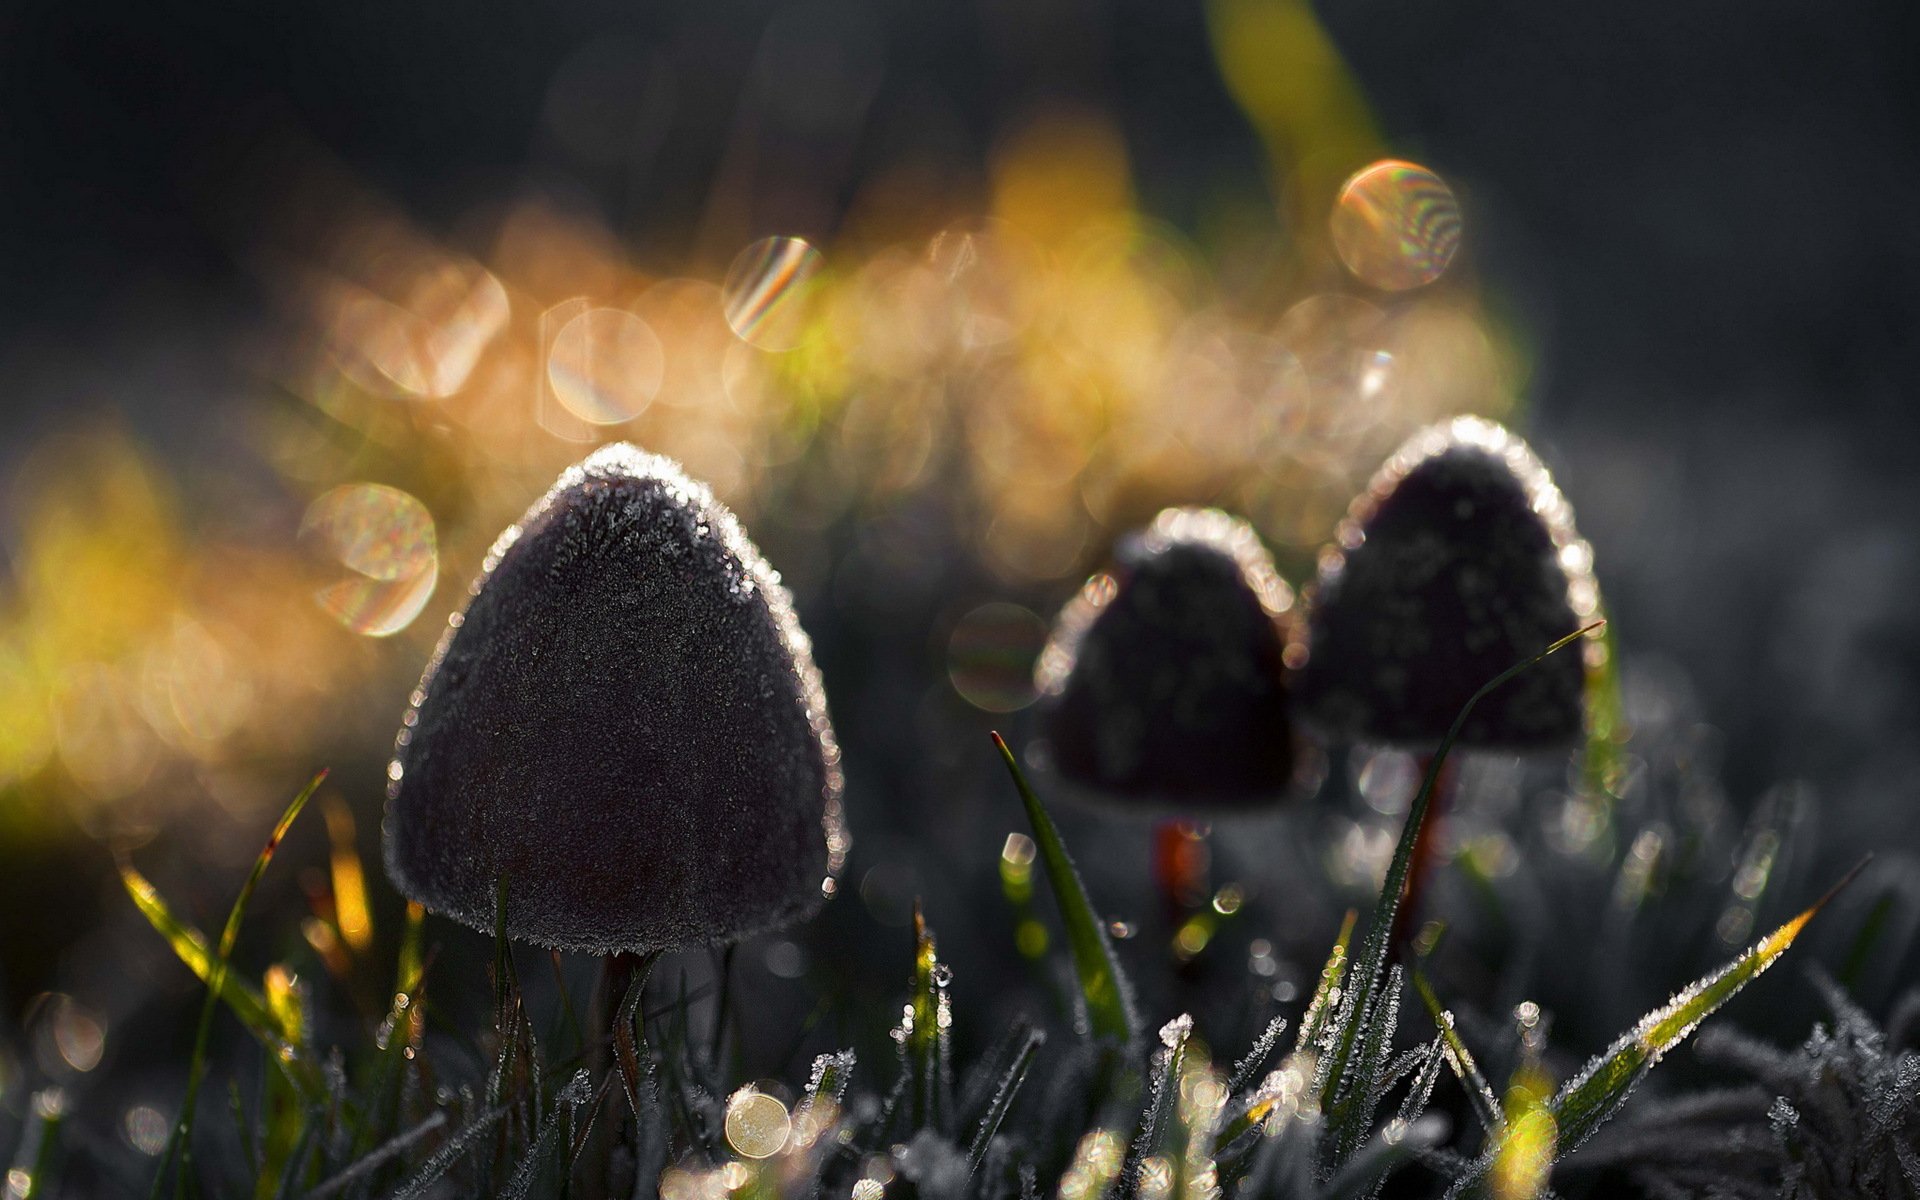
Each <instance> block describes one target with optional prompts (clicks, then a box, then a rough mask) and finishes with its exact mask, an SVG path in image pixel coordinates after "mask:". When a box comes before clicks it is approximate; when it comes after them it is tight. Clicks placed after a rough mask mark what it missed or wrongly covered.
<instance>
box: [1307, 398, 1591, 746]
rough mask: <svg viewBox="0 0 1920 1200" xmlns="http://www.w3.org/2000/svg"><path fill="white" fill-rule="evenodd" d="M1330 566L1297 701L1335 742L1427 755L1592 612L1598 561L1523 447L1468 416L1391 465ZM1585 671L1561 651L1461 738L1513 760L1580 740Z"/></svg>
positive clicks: (1439, 428) (1426, 435)
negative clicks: (1464, 716)
mask: <svg viewBox="0 0 1920 1200" xmlns="http://www.w3.org/2000/svg"><path fill="white" fill-rule="evenodd" d="M1337 542H1338V545H1337V546H1335V547H1333V548H1330V549H1329V550H1327V551H1326V552H1325V553H1323V555H1322V556H1321V562H1320V572H1319V579H1318V582H1317V583H1316V584H1315V588H1314V592H1313V595H1312V597H1311V604H1310V606H1309V607H1310V617H1309V620H1308V621H1307V622H1305V626H1306V630H1307V641H1306V644H1305V646H1304V647H1302V648H1296V652H1295V655H1294V658H1295V660H1296V661H1298V660H1299V658H1301V657H1302V654H1301V653H1300V652H1299V651H1300V650H1301V649H1304V657H1305V659H1306V662H1305V666H1304V669H1303V671H1302V674H1301V679H1300V683H1299V689H1300V693H1301V700H1302V703H1303V705H1304V707H1305V710H1306V713H1307V716H1308V718H1309V719H1310V720H1311V721H1312V722H1313V723H1314V724H1316V725H1318V726H1320V727H1321V728H1323V729H1325V730H1327V731H1328V732H1330V733H1333V734H1335V735H1338V736H1343V737H1349V738H1353V739H1356V740H1361V741H1372V742H1386V743H1393V744H1404V745H1431V744H1433V743H1435V742H1438V741H1439V740H1440V739H1441V738H1442V737H1444V736H1445V735H1446V732H1447V729H1448V727H1449V726H1451V725H1452V724H1453V720H1454V718H1455V717H1456V716H1457V715H1458V714H1459V712H1460V709H1461V707H1462V706H1463V705H1465V704H1466V702H1467V700H1468V698H1469V697H1471V696H1472V695H1473V693H1474V692H1475V691H1476V690H1477V689H1478V688H1479V687H1480V685H1481V684H1483V683H1486V682H1487V681H1488V680H1489V679H1492V678H1493V677H1494V676H1496V675H1498V674H1499V673H1500V672H1502V671H1504V670H1506V669H1507V668H1508V667H1510V666H1512V665H1513V664H1514V663H1516V662H1519V661H1520V660H1522V659H1524V658H1527V657H1529V656H1531V655H1534V654H1538V653H1539V652H1540V651H1542V650H1544V649H1546V648H1547V646H1549V645H1550V644H1552V643H1553V642H1554V641H1556V640H1558V639H1560V638H1562V637H1565V636H1566V635H1568V634H1570V633H1572V632H1573V631H1574V630H1575V629H1577V628H1579V626H1580V624H1581V623H1582V622H1583V621H1584V620H1587V619H1589V618H1591V616H1592V615H1593V613H1594V611H1595V610H1596V608H1597V606H1598V598H1597V591H1596V589H1595V586H1594V582H1593V578H1592V575H1591V569H1592V561H1593V553H1592V551H1591V549H1590V548H1589V547H1588V546H1587V543H1585V542H1584V541H1581V540H1580V537H1579V535H1578V534H1577V533H1575V532H1574V528H1573V515H1572V512H1571V510H1570V509H1569V508H1568V506H1567V502H1566V500H1565V499H1564V498H1563V497H1562V496H1561V495H1560V491H1559V489H1558V488H1556V487H1555V486H1554V485H1553V481H1552V479H1551V478H1550V477H1549V476H1548V474H1547V471H1546V468H1545V467H1543V466H1541V464H1540V460H1539V459H1538V458H1536V457H1535V456H1534V454H1533V452H1532V451H1531V450H1529V449H1528V448H1527V446H1526V444H1525V443H1524V442H1522V441H1521V440H1520V439H1519V438H1517V437H1515V436H1513V435H1512V434H1511V433H1509V432H1507V430H1505V429H1504V428H1502V427H1500V426H1498V425H1495V424H1493V423H1491V422H1489V421H1483V420H1480V419H1478V418H1474V417H1461V418H1457V419H1455V420H1453V421H1449V422H1445V423H1443V424H1440V425H1435V426H1432V427H1430V428H1428V429H1426V430H1423V431H1421V432H1420V433H1418V434H1416V435H1415V436H1414V437H1413V438H1412V439H1411V440H1410V441H1408V442H1407V444H1406V445H1404V446H1403V447H1401V449H1400V450H1399V451H1398V452H1397V453H1395V454H1394V455H1393V457H1392V458H1390V459H1388V460H1387V462H1386V465H1384V466H1383V467H1381V469H1380V471H1379V473H1378V474H1376V475H1375V476H1374V478H1373V481H1372V483H1370V484H1369V485H1368V487H1367V490H1366V491H1364V492H1362V493H1361V494H1360V496H1359V498H1357V499H1356V500H1355V501H1354V502H1353V507H1352V509H1351V510H1350V511H1349V512H1348V514H1347V518H1346V520H1344V521H1343V522H1341V525H1340V529H1339V532H1338V534H1337ZM1584 682H1585V669H1584V667H1583V665H1582V661H1581V658H1580V656H1579V655H1576V654H1571V653H1563V654H1557V655H1554V656H1553V657H1551V658H1548V659H1547V660H1545V661H1544V662H1541V663H1539V664H1537V665H1536V666H1534V667H1533V668H1531V669H1530V670H1528V671H1526V672H1524V673H1523V674H1521V675H1520V676H1518V677H1517V678H1515V679H1513V680H1510V681H1509V682H1508V683H1506V684H1505V685H1504V686H1502V687H1501V688H1500V689H1499V690H1498V691H1495V692H1493V693H1492V694H1490V695H1488V696H1487V697H1486V698H1485V699H1483V700H1482V701H1481V702H1480V703H1479V705H1478V706H1477V707H1476V708H1475V709H1474V712H1473V716H1472V717H1471V718H1470V719H1469V720H1468V723H1467V725H1466V726H1465V728H1464V729H1463V730H1462V732H1461V741H1462V742H1463V743H1465V744H1469V745H1480V746H1489V747H1502V748H1507V749H1531V748H1546V747H1552V746H1558V745H1564V744H1568V743H1571V742H1573V741H1575V740H1576V739H1578V737H1579V736H1580V732H1581V728H1582V720H1583V718H1582V712H1583V710H1582V706H1581V698H1582V692H1583V689H1584Z"/></svg>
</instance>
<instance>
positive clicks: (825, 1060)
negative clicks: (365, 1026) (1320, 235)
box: [800, 1050, 857, 1112]
mask: <svg viewBox="0 0 1920 1200" xmlns="http://www.w3.org/2000/svg"><path fill="white" fill-rule="evenodd" d="M856 1061H857V1060H856V1059H855V1058H854V1054H853V1051H851V1050H838V1051H835V1052H834V1053H832V1054H822V1055H820V1056H819V1057H818V1058H815V1059H814V1060H813V1071H812V1073H811V1074H810V1075H809V1076H808V1078H807V1096H806V1099H805V1100H802V1101H801V1102H800V1107H801V1109H802V1110H804V1111H809V1112H810V1111H812V1110H813V1108H814V1107H815V1106H817V1105H819V1104H820V1103H821V1102H823V1101H824V1102H825V1103H828V1104H831V1105H833V1106H834V1107H836V1108H838V1107H839V1106H840V1101H841V1098H842V1097H844V1096H845V1095H846V1092H847V1081H848V1080H849V1079H851V1078H852V1077H853V1067H854V1063H855V1062H856Z"/></svg>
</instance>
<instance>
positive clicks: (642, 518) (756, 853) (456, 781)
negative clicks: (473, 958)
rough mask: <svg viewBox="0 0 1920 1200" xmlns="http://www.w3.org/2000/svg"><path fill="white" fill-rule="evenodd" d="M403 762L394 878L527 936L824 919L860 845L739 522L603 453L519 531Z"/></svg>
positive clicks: (775, 581)
mask: <svg viewBox="0 0 1920 1200" xmlns="http://www.w3.org/2000/svg"><path fill="white" fill-rule="evenodd" d="M469 592H470V597H469V599H468V601H467V604H466V607H465V609H464V610H463V611H462V612H459V613H456V614H454V615H453V616H452V617H451V618H450V619H449V621H448V628H447V631H446V633H445V635H444V636H443V637H442V638H441V640H440V644H439V647H438V649H436V650H435V651H434V654H433V657H432V659H431V660H430V661H429V662H428V664H427V669H426V673H425V675H424V676H422V678H421V680H420V685H419V687H418V688H417V689H416V690H415V691H414V693H413V695H412V698H411V703H410V704H409V706H408V708H407V712H406V715H405V717H404V718H403V724H402V727H401V730H400V733H399V737H398V738H397V739H396V743H395V748H394V755H393V760H392V762H391V764H390V765H389V767H388V772H387V773H388V777H389V780H390V782H389V783H388V787H387V812H386V823H385V843H386V865H387V873H388V875H389V876H390V877H391V878H392V880H393V882H394V885H395V886H396V887H398V888H399V890H400V891H401V892H402V893H404V894H405V895H407V896H408V897H410V898H411V899H413V900H416V901H418V902H419V903H421V904H422V905H424V906H425V907H426V908H428V909H429V910H431V911H434V912H438V913H441V914H443V915H445V916H448V917H451V918H453V919H454V920H456V921H459V922H462V923H464V924H466V925H470V926H472V927H473V928H475V929H479V930H482V931H489V930H492V929H493V928H494V926H495V922H496V919H497V918H496V904H497V903H499V902H500V896H501V893H502V887H503V885H504V921H505V930H506V933H507V935H508V936H509V937H511V938H514V939H516V940H521V941H526V942H531V943H534V944H536V945H540V946H546V947H551V948H553V949H558V950H577V951H585V952H589V953H593V954H601V955H606V954H624V955H629V956H641V957H642V958H644V959H648V960H650V958H651V956H653V955H656V954H658V953H660V952H662V951H665V950H669V949H673V948H677V947H684V946H691V945H697V944H702V943H706V944H724V943H731V942H734V941H737V940H739V939H741V938H745V937H748V936H750V935H752V934H755V933H759V932H761V931H763V930H768V929H772V928H775V927H778V926H782V925H786V924H788V923H790V922H793V921H796V920H799V919H801V918H803V917H806V916H808V915H810V914H811V913H812V912H813V911H814V910H815V909H816V908H818V907H819V905H820V904H821V903H822V901H823V898H824V897H826V896H828V895H831V894H832V892H833V890H834V880H835V876H836V874H837V872H838V871H839V869H840V866H841V864H842V861H843V860H844V858H845V856H846V853H847V850H848V846H849V840H848V837H847V833H846V829H845V826H844V824H843V822H842V817H841V807H840V795H841V775H840V765H839V751H838V749H837V748H836V746H835V743H834V737H833V730H832V728H831V727H830V726H829V724H828V722H827V710H826V701H825V695H824V693H823V691H822V689H821V684H820V675H819V672H818V671H817V670H816V669H815V668H814V665H813V659H812V654H811V650H810V647H809V643H808V641H807V637H806V634H805V633H804V632H802V631H801V629H800V626H799V623H798V622H797V621H796V620H795V618H794V613H793V604H792V600H791V598H790V597H789V596H788V594H787V592H786V590H785V589H784V588H783V587H782V586H781V585H780V577H779V575H778V574H777V573H775V572H774V571H773V570H772V569H771V568H770V567H769V566H768V565H767V563H766V562H765V560H763V559H762V558H761V557H760V554H759V551H758V550H756V549H755V548H754V546H753V543H752V542H751V541H749V540H748V538H747V535H746V533H745V532H744V531H743V530H742V529H741V527H740V524H739V522H738V521H736V520H735V519H734V516H733V514H732V513H730V512H728V511H727V509H726V508H725V507H723V506H722V505H721V504H720V502H719V501H717V500H715V499H714V497H713V495H712V493H711V492H709V491H708V490H707V488H706V487H705V486H703V485H701V484H699V483H696V482H693V481H692V480H690V479H688V478H687V477H686V476H685V475H684V474H682V473H681V471H680V468H679V467H678V466H677V465H675V464H674V463H672V462H670V461H669V460H667V459H664V458H660V457H657V456H655V455H651V454H645V453H642V452H641V451H639V450H637V449H635V448H634V447H632V446H630V445H625V444H614V445H608V446H603V447H601V448H600V449H598V450H596V451H595V452H594V453H593V454H592V455H590V456H589V457H588V458H587V459H586V460H585V461H584V462H581V463H579V464H578V465H576V466H573V467H571V468H569V469H568V470H567V471H565V472H564V473H562V474H561V476H560V478H559V479H558V480H557V481H556V482H555V483H554V485H553V487H552V489H551V490H550V491H548V492H547V494H546V495H545V496H543V497H542V498H541V499H540V500H539V501H538V502H536V503H535V504H534V505H533V507H532V508H530V509H528V510H527V513H526V515H525V516H524V517H522V518H521V519H520V521H519V522H518V523H516V524H514V525H512V526H510V527H508V528H507V530H506V531H505V532H504V533H502V534H501V535H500V537H499V539H498V540H497V541H495V542H494V544H493V548H492V550H491V551H490V552H489V553H488V554H487V557H486V561H485V564H484V566H483V567H482V569H481V572H480V576H479V578H478V579H476V580H475V581H474V583H473V585H472V587H471V588H470V589H469Z"/></svg>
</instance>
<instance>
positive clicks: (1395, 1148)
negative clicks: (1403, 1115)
mask: <svg viewBox="0 0 1920 1200" xmlns="http://www.w3.org/2000/svg"><path fill="white" fill-rule="evenodd" d="M1445 1127H1446V1126H1445V1123H1444V1122H1443V1121H1441V1119H1440V1118H1439V1117H1438V1116H1432V1117H1422V1118H1420V1119H1419V1120H1418V1121H1415V1122H1414V1123H1413V1124H1411V1125H1408V1126H1405V1127H1400V1126H1397V1125H1396V1126H1389V1127H1388V1128H1386V1129H1383V1130H1381V1131H1380V1132H1379V1133H1378V1134H1376V1135H1375V1136H1374V1138H1373V1140H1372V1141H1370V1142H1368V1143H1367V1144H1366V1145H1365V1146H1363V1147H1362V1148H1361V1150H1360V1152H1359V1153H1358V1154H1356V1155H1354V1156H1353V1160H1352V1161H1351V1162H1349V1163H1347V1165H1346V1166H1345V1168H1344V1169H1342V1170H1341V1171H1340V1172H1339V1173H1338V1174H1336V1175H1335V1176H1334V1177H1333V1179H1332V1180H1331V1181H1330V1182H1329V1183H1328V1184H1327V1185H1326V1187H1325V1188H1324V1189H1322V1191H1321V1192H1320V1196H1319V1200H1356V1198H1357V1197H1372V1196H1378V1195H1379V1194H1380V1189H1381V1188H1382V1187H1384V1186H1385V1185H1386V1182H1387V1176H1389V1175H1391V1174H1393V1173H1394V1172H1395V1171H1397V1170H1399V1169H1400V1168H1401V1167H1402V1166H1404V1165H1406V1163H1407V1162H1408V1160H1410V1159H1411V1158H1412V1157H1413V1156H1414V1154H1416V1153H1417V1152H1419V1151H1421V1150H1425V1149H1427V1148H1429V1147H1432V1146H1435V1145H1438V1144H1439V1142H1440V1135H1441V1133H1442V1131H1443V1130H1444V1129H1445Z"/></svg>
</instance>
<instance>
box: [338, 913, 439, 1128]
mask: <svg viewBox="0 0 1920 1200" xmlns="http://www.w3.org/2000/svg"><path fill="white" fill-rule="evenodd" d="M425 924H426V909H424V908H422V907H421V906H420V905H418V904H415V903H412V902H409V903H408V904H407V913H406V923H405V925H404V926H402V931H401V934H400V951H399V956H398V960H397V961H396V963H395V966H394V973H393V1000H392V1002H391V1003H390V1004H389V1005H388V1006H387V1015H386V1016H385V1018H383V1019H382V1020H381V1022H380V1026H379V1028H378V1029H377V1030H376V1031H375V1032H374V1038H373V1046H374V1051H375V1054H374V1057H373V1059H372V1061H371V1063H370V1064H369V1069H368V1070H367V1072H366V1073H365V1075H364V1076H363V1078H364V1081H365V1082H364V1083H363V1084H362V1085H361V1087H360V1094H361V1095H363V1096H366V1097H369V1098H370V1099H369V1100H368V1109H369V1112H368V1118H367V1120H366V1121H365V1122H363V1123H362V1125H361V1127H360V1130H359V1136H358V1137H357V1138H356V1139H355V1140H354V1153H355V1154H356V1155H364V1154H368V1153H371V1152H372V1150H373V1147H374V1144H375V1142H376V1140H377V1139H378V1138H380V1137H381V1136H383V1135H384V1134H385V1133H386V1131H388V1130H391V1129H393V1128H395V1127H396V1126H397V1125H398V1124H399V1122H400V1101H401V1093H402V1091H403V1090H404V1085H405V1083H406V1079H407V1069H408V1063H409V1061H410V1060H409V1058H408V1052H409V1051H410V1050H413V1049H415V1047H416V1041H415V1038H416V1035H417V1033H418V1031H420V1030H421V1029H422V1028H423V1027H424V1026H425V1023H426V1020H425V1014H424V1008H423V1006H424V1004H425V992H424V990H423V986H424V983H425V976H426V963H425V960H424V959H423V958H422V957H421V952H420V945H421V940H422V936H423V931H424V927H425Z"/></svg>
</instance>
